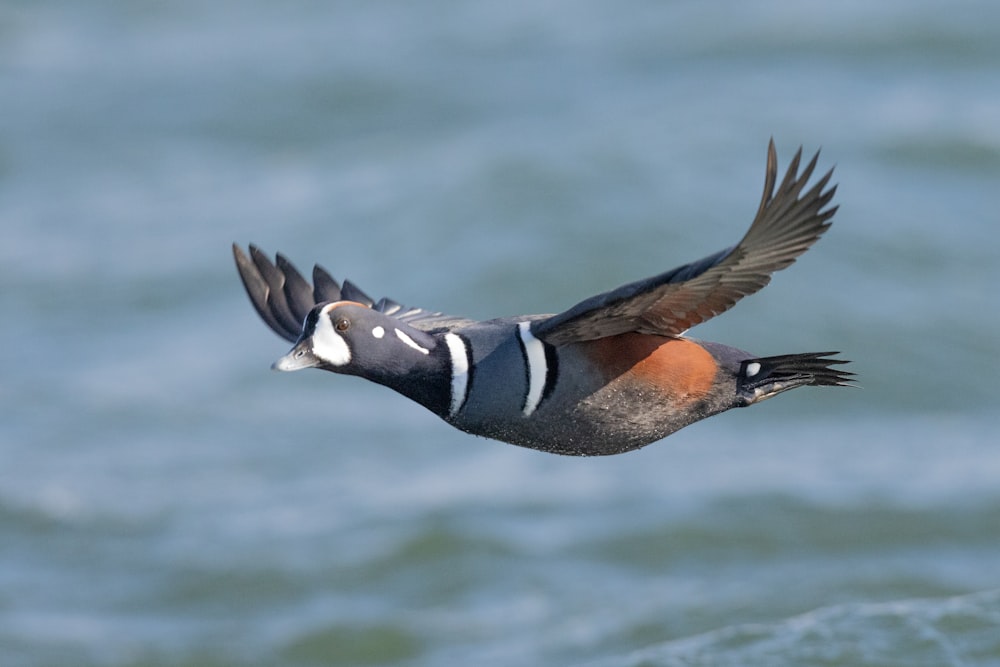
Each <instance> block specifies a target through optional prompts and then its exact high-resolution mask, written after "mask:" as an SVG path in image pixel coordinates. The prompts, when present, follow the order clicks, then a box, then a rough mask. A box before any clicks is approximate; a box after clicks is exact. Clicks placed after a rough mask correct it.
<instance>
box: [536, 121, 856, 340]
mask: <svg viewBox="0 0 1000 667" xmlns="http://www.w3.org/2000/svg"><path fill="white" fill-rule="evenodd" d="M801 157H802V149H801V148H799V150H798V152H797V153H796V154H795V157H794V158H793V159H792V162H791V164H790V165H789V167H788V171H787V172H786V173H785V178H784V179H783V180H782V182H781V185H779V186H778V189H777V192H775V184H776V182H777V175H778V158H777V155H776V152H775V149H774V140H773V139H772V140H771V142H770V143H769V144H768V147H767V176H766V178H765V181H764V195H763V197H762V198H761V202H760V208H759V209H758V210H757V216H756V217H755V218H754V221H753V224H752V225H751V226H750V229H749V231H747V233H746V235H745V236H744V237H743V240H742V241H740V242H739V243H738V244H736V245H735V246H733V247H731V248H726V249H725V250H722V251H720V252H717V253H715V254H713V255H709V256H708V257H705V258H703V259H700V260H698V261H696V262H692V263H690V264H685V265H684V266H680V267H678V268H676V269H673V270H672V271H667V272H666V273H662V274H660V275H658V276H653V277H652V278H647V279H645V280H640V281H638V282H634V283H629V284H628V285H623V286H622V287H619V288H618V289H615V290H612V291H610V292H605V293H604V294H598V295H597V296H594V297H591V298H589V299H586V300H585V301H581V302H580V303H578V304H577V305H575V306H573V307H572V308H570V309H569V310H567V311H564V312H562V313H560V314H558V315H553V316H552V317H550V318H549V319H547V320H540V321H538V322H537V323H536V324H535V325H534V326H533V327H532V333H533V334H534V335H535V336H536V337H537V338H540V339H541V340H543V341H545V342H546V343H549V344H551V345H564V344H566V343H571V342H576V341H586V340H593V339H596V338H604V337H606V336H614V335H617V334H622V333H627V332H631V331H635V332H639V333H647V334H658V335H664V336H675V335H679V334H681V333H683V332H684V331H686V330H687V329H690V328H691V327H693V326H694V325H696V324H699V323H701V322H704V321H706V320H708V319H710V318H712V317H715V316H716V315H718V314H720V313H722V312H724V311H726V310H729V309H730V308H732V306H733V305H734V304H735V303H736V302H737V301H739V300H740V299H742V298H743V297H745V296H747V295H748V294H753V293H754V292H756V291H757V290H759V289H761V288H762V287H764V286H765V285H767V283H769V282H770V281H771V274H772V273H774V272H775V271H778V270H780V269H783V268H785V267H786V266H788V265H789V264H791V263H792V262H794V261H795V258H796V257H798V256H799V255H801V254H802V253H804V252H805V251H806V250H808V249H809V247H810V246H811V245H812V244H813V243H815V242H816V240H817V239H818V238H819V237H820V236H821V235H822V234H823V232H825V231H826V230H827V228H828V227H829V226H830V218H831V217H833V214H834V213H835V212H836V211H837V207H836V206H833V207H830V208H826V206H827V204H829V203H830V200H831V199H832V198H833V195H834V193H835V192H836V191H837V186H832V187H830V188H829V189H828V190H824V188H826V186H827V183H829V181H830V177H831V176H832V175H833V169H831V170H830V171H828V172H827V173H826V175H824V176H823V177H822V178H821V179H819V181H817V182H816V184H815V185H814V186H813V187H812V188H811V189H810V190H809V191H807V192H806V193H805V194H802V191H803V189H804V188H805V185H806V183H807V182H808V181H809V178H810V177H811V176H812V173H813V170H814V169H815V168H816V161H817V159H818V158H819V153H818V152H817V153H816V155H815V156H814V157H813V159H812V160H811V161H810V162H809V164H808V165H806V168H805V169H804V170H803V171H802V173H801V174H798V170H799V162H800V160H801Z"/></svg>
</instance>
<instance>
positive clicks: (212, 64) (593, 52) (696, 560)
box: [0, 0, 1000, 667]
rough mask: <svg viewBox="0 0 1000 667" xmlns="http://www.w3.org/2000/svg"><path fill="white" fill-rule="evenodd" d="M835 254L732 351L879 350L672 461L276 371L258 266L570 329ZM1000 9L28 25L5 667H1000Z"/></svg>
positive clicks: (705, 430)
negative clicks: (527, 432)
mask: <svg viewBox="0 0 1000 667" xmlns="http://www.w3.org/2000/svg"><path fill="white" fill-rule="evenodd" d="M771 136H774V138H775V140H776V143H777V145H778V150H779V157H780V161H781V165H782V169H783V168H784V165H786V164H787V163H788V160H789V159H790V158H791V156H792V154H793V152H794V151H795V149H796V148H797V147H798V146H799V145H800V144H802V145H803V146H804V147H805V150H806V151H809V152H812V151H814V150H816V149H818V148H820V147H822V149H823V152H822V156H821V160H820V162H821V167H822V168H823V169H826V168H827V167H829V166H832V165H836V169H837V171H836V177H835V180H836V181H838V182H839V183H840V190H839V192H838V195H837V201H838V202H839V203H840V204H841V208H840V212H839V213H838V215H837V217H836V220H835V223H834V226H833V228H832V229H831V231H830V233H829V234H828V235H827V236H826V237H825V238H823V239H822V241H821V242H820V243H819V244H818V245H817V246H816V247H815V248H814V249H813V250H812V251H810V252H809V253H808V254H807V255H805V256H804V257H803V258H802V260H801V261H800V262H799V263H797V264H796V265H795V266H793V267H792V268H791V269H789V270H788V271H786V272H783V273H780V274H778V275H777V276H776V278H775V280H774V282H773V283H772V284H771V286H770V287H769V288H768V289H767V290H765V291H763V292H762V293H761V294H759V295H757V296H755V297H751V298H749V299H747V300H745V301H744V302H742V303H741V304H740V305H739V306H737V307H736V308H735V309H734V310H733V311H731V312H730V313H728V314H727V315H726V316H725V317H723V318H720V319H718V320H715V321H712V322H710V323H708V324H706V325H703V326H701V327H699V328H698V329H696V330H695V331H693V332H692V333H693V334H694V335H697V336H699V337H703V338H708V339H713V340H719V341H721V342H726V343H730V344H734V345H737V346H740V347H743V348H746V349H749V350H752V351H755V352H757V353H760V354H778V353H785V352H798V351H814V350H827V349H839V350H843V353H844V355H845V356H846V357H847V358H850V359H852V360H854V362H855V363H854V366H853V369H854V370H855V371H857V372H858V373H859V376H860V382H861V384H862V385H863V389H859V390H823V389H812V390H802V391H798V392H795V393H793V394H791V395H784V396H782V397H781V398H779V399H777V400H775V401H770V402H768V403H765V404H763V405H761V406H757V407H754V408H752V409H750V410H745V411H733V412H730V413H727V414H725V415H722V416H720V417H717V418H714V419H712V420H709V421H706V422H702V423H699V424H696V425H694V426H692V427H689V428H687V429H684V430H683V431H681V432H679V433H677V434H676V435H674V436H672V437H670V438H669V439H667V440H666V441H664V442H660V443H657V444H655V445H652V446H650V447H648V448H646V449H644V450H641V451H639V452H636V453H632V454H628V455H622V456H618V457H612V458H603V459H573V458H563V457H557V456H553V455H548V454H541V453H537V452H533V451H529V450H523V449H519V448H516V447H512V446H508V445H504V444H500V443H496V442H491V441H487V440H483V439H478V438H473V437H470V436H467V435H464V434H462V433H459V432H458V431H454V430H452V429H450V428H449V427H447V426H446V425H445V424H443V423H442V422H440V421H438V420H437V419H436V418H434V417H433V416H432V415H431V414H429V413H427V412H425V411H424V410H423V409H421V408H419V407H418V406H416V405H415V404H412V403H409V402H408V401H406V400H404V399H402V398H401V397H399V396H396V395H394V394H392V393H391V392H389V391H388V390H385V389H382V388H380V387H377V386H374V385H370V384H367V383H365V382H362V381H360V380H357V379H356V378H345V377H337V376H333V375H329V374H324V373H319V372H306V373H296V374H290V375H277V374H273V373H271V372H270V371H269V370H268V365H269V364H270V363H271V361H273V360H274V359H275V358H277V357H278V356H279V355H281V354H283V353H284V351H285V350H286V349H287V346H286V344H285V343H284V342H283V341H281V340H279V339H278V338H277V337H275V336H274V335H273V334H272V333H271V332H270V331H269V330H267V329H266V327H265V326H264V325H263V324H262V323H261V322H260V321H259V320H258V319H257V316H256V315H255V314H254V312H253V311H252V309H251V307H250V305H249V302H248V300H247V298H246V296H245V295H244V293H243V290H242V287H241V286H240V284H239V281H238V279H237V276H236V272H235V270H234V268H233V265H232V259H231V255H230V244H231V243H232V242H233V241H239V242H241V243H246V242H255V243H258V244H260V245H261V246H263V247H264V248H265V249H267V250H269V251H272V252H273V251H275V250H280V251H282V252H284V253H286V254H287V255H288V256H289V257H290V258H291V259H292V260H293V261H296V262H297V263H298V264H299V266H300V268H301V269H303V270H307V269H309V268H310V267H311V264H312V263H313V262H317V261H318V262H320V263H322V264H324V265H325V266H326V267H327V268H328V269H329V270H330V271H331V272H332V273H333V274H334V275H335V276H337V277H338V278H344V277H349V278H351V279H352V280H354V281H356V282H357V283H358V284H360V285H361V286H362V287H363V288H364V289H366V290H367V291H369V292H370V293H372V295H373V296H376V297H378V296H382V295H388V296H391V297H393V298H395V299H397V300H399V301H402V302H404V303H409V304H414V305H419V306H424V307H427V308H433V309H439V310H444V311H446V312H450V313H455V314H464V315H469V316H475V317H492V316H500V315H512V314H517V313H525V312H552V311H555V310H560V309H562V308H565V307H568V306H570V305H572V304H573V303H575V302H576V301H577V300H579V299H581V298H583V297H586V296H589V295H591V294H593V293H596V292H598V291H602V290H605V289H608V288H610V287H613V286H616V285H618V284H620V283H622V282H625V281H629V280H633V279H637V278H640V277H645V276H647V275H651V274H653V273H656V272H659V271H662V270H666V269H668V268H671V267H673V266H675V265H677V264H680V263H683V262H686V261H690V260H693V259H696V258H698V257H701V256H703V255H705V254H708V253H710V252H714V251H716V250H718V249H720V248H722V247H724V246H727V245H729V244H731V243H733V242H735V241H736V240H737V239H738V238H739V237H740V235H741V234H742V233H743V231H744V229H745V228H746V226H747V225H748V224H749V222H750V220H751V218H752V216H753V213H754V211H755V210H756V206H757V202H758V199H759V196H760V189H761V185H762V182H763V175H764V159H765V148H766V145H767V141H768V138H769V137H771ZM998 185H1000V4H997V3H995V2H987V1H985V0H983V1H980V2H975V1H966V0H960V1H959V2H954V3H944V2H932V1H921V0H906V1H903V0H889V1H886V2H880V3H872V2H867V1H865V2H860V1H856V0H847V1H845V2H838V3H816V2H804V3H803V2H793V1H792V0H770V1H768V0H765V1H762V2H753V3H744V2H736V1H735V0H721V1H719V2H693V1H670V2H650V1H644V0H629V1H627V2H619V3H602V2H594V1H591V0H584V1H583V2H559V1H554V2H525V1H521V0H514V1H512V2H505V3H485V2H449V1H446V0H430V1H428V2H422V3H404V2H398V1H397V2H391V1H383V0H377V1H373V2H364V3H361V2H358V3H346V2H331V3H323V2H310V1H308V0H295V1H293V2H286V3H273V2H261V1H258V0H252V1H249V2H248V1H239V2H236V1H234V0H219V1H216V2H200V1H197V2H196V1H193V0H175V1H173V2H127V1H124V0H91V1H89V2H77V1H72V2H70V1H69V0H62V1H60V0H30V1H28V0H13V1H11V2H6V3H4V4H3V5H2V6H0V350H2V352H0V355H2V371H0V663H2V664H3V665H4V666H5V667H22V666H23V667H29V666H30V667H36V666H37V667H41V666H53V665H82V666H90V665H93V666H102V667H104V666H107V667H112V666H113V667H124V666H138V665H207V666H213V665H215V666H230V665H278V664H280V665H293V666H295V665H303V666H306V665H365V664H381V665H404V666H413V667H418V666H419V667H430V666H437V665H471V664H475V665H491V666H492V665H496V666H501V665H521V666H534V665H537V666H542V665H590V666H593V667H639V666H640V665H642V666H654V665H655V666H661V665H662V666H670V665H743V666H745V665H852V666H864V665H908V666H913V665H928V666H929V665H953V666H957V665H965V666H969V665H997V664H1000V442H998V441H997V440H998V436H997V425H998V400H997V378H998V377H1000V343H998V340H1000V308H998V306H1000V300H998V299H997V287H996V286H997V284H998V283H1000V249H998V248H1000V242H998V241H1000V235H998V223H1000V219H998V215H1000V214H998V209H1000V206H998V203H1000V200H998Z"/></svg>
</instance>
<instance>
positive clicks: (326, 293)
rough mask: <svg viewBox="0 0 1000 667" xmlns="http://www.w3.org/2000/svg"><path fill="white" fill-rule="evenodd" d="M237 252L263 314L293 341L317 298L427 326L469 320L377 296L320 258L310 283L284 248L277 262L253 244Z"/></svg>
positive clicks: (244, 277) (252, 297)
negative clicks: (357, 305)
mask: <svg viewBox="0 0 1000 667" xmlns="http://www.w3.org/2000/svg"><path fill="white" fill-rule="evenodd" d="M233 257H234V258H235V259H236V268H237V270H238V271H239V273H240V278H241V279H242V280H243V286H244V287H245V288H246V290H247V294H248V295H249V296H250V301H251V303H253V305H254V308H256V309H257V314H258V315H260V318H261V319H262V320H264V322H266V323H267V326H269V327H271V329H273V330H274V332H275V333H276V334H278V335H279V336H281V337H282V338H285V339H286V340H289V341H291V342H293V343H294V342H295V341H296V340H298V338H299V334H300V333H302V324H303V322H304V321H305V319H306V315H308V314H309V311H310V310H312V309H313V307H314V306H315V305H316V304H319V303H329V302H333V301H356V302H358V303H361V304H363V305H365V306H368V307H369V308H372V309H374V310H377V311H379V312H381V313H385V314H386V315H391V316H393V317H395V318H397V319H399V320H401V321H404V322H406V323H407V324H409V325H410V326H413V327H416V328H417V329H422V330H425V331H432V330H434V329H439V328H444V327H449V326H454V325H457V324H462V323H466V322H468V320H465V319H463V318H458V317H452V316H449V315H442V314H441V313H436V312H428V311H425V310H423V309H420V308H407V307H406V306H403V305H401V304H399V303H397V302H395V301H393V300H392V299H388V298H383V299H379V300H378V301H375V300H373V299H372V298H371V297H370V296H368V295H367V294H365V293H364V292H363V291H362V290H361V288H359V287H358V286H357V285H355V284H354V283H352V282H351V281H349V280H345V281H344V283H343V285H341V284H340V283H338V282H337V281H336V280H334V279H333V277H332V276H331V275H330V274H329V273H328V272H327V271H326V269H324V268H323V267H321V266H319V265H318V264H317V265H316V266H314V267H313V274H312V278H313V282H312V285H310V284H309V282H308V281H307V280H306V279H305V278H303V277H302V274H301V273H299V271H298V269H296V268H295V266H294V265H293V264H292V263H291V262H289V261H288V260H287V259H286V258H285V257H284V255H282V254H281V253H278V254H277V256H276V257H275V261H274V262H273V263H272V262H271V260H269V259H268V258H267V256H266V255H265V254H264V253H263V251H261V250H260V248H258V247H257V246H255V245H253V244H251V245H250V255H249V256H247V254H246V253H244V252H243V250H242V249H241V248H240V247H239V246H238V245H236V244H235V243H234V244H233Z"/></svg>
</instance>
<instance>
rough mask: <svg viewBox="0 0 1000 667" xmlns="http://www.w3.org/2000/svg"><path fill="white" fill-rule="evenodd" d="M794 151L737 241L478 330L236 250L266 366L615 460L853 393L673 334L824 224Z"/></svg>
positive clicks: (780, 361) (821, 373)
mask: <svg viewBox="0 0 1000 667" xmlns="http://www.w3.org/2000/svg"><path fill="white" fill-rule="evenodd" d="M800 154H801V151H800V153H799V154H796V156H795V159H794V160H793V162H792V165H791V166H790V167H789V170H788V173H787V175H786V176H785V178H784V180H783V182H782V183H781V185H780V186H779V187H778V190H777V192H776V193H775V190H774V188H775V184H776V176H777V165H776V156H775V152H774V146H773V143H772V144H771V146H769V151H768V171H767V179H766V182H765V187H764V197H763V199H762V201H761V205H760V208H759V210H758V212H757V216H756V219H755V220H754V223H753V225H752V226H751V228H750V230H749V231H748V232H747V234H746V235H745V236H744V238H743V240H742V241H741V242H740V243H739V244H737V245H736V246H733V247H731V248H727V249H726V250H723V251H721V252H718V253H715V254H713V255H710V256H708V257H706V258H704V259H702V260H699V261H697V262H693V263H691V264H687V265H684V266H681V267H679V268H677V269H674V270H673V271H669V272H667V273H663V274H660V275H657V276H654V277H652V278H648V279H646V280H642V281H638V282H635V283H630V284H628V285H625V286H622V287H620V288H618V289H616V290H612V291H610V292H607V293H604V294H600V295H597V296H595V297H591V298H590V299H586V300H584V301H582V302H580V303H579V304H577V305H576V306H574V307H572V308H570V309H569V310H566V311H564V312H562V313H560V314H558V315H525V316H517V317H506V318H500V319H495V320H488V321H475V320H469V319H465V318H458V317H451V316H447V315H441V314H440V313H428V312H426V311H423V310H421V309H417V308H406V307H403V306H401V305H399V304H398V303H396V302H394V301H391V300H389V299H382V300H380V301H378V302H375V301H374V300H372V299H371V298H369V297H368V296H367V295H365V294H364V292H362V291H361V290H360V289H358V288H357V287H356V286H354V285H353V284H351V283H350V282H348V281H345V282H344V284H343V285H340V284H338V283H337V282H336V281H334V280H333V279H332V278H331V277H330V275H329V274H328V273H327V272H326V271H325V270H323V269H322V268H320V267H318V266H317V267H315V269H314V271H313V285H312V286H310V285H309V284H308V283H307V282H306V280H305V279H304V278H302V276H301V275H300V274H299V273H298V271H297V270H296V269H295V268H294V267H293V266H292V265H291V264H290V263H289V262H288V261H287V260H286V259H285V258H284V257H282V256H281V255H278V257H277V262H276V263H274V264H272V263H271V262H270V261H269V260H268V259H267V257H266V256H264V254H263V253H262V252H260V251H259V250H258V249H257V248H255V247H253V246H251V247H250V257H247V256H246V255H245V254H244V253H243V252H242V251H241V250H240V249H239V248H238V247H237V246H235V245H234V246H233V251H234V255H235V258H236V263H237V267H238V269H239V272H240V276H241V278H242V279H243V283H244V286H245V287H246V289H247V292H248V294H249V295H250V298H251V301H252V302H253V303H254V305H255V307H256V308H257V311H258V313H259V314H260V316H261V317H262V319H264V321H265V322H266V323H267V324H268V325H269V326H270V327H271V328H272V329H274V331H275V332H276V333H278V334H279V335H281V336H283V337H285V338H286V339H288V340H291V341H293V342H295V347H293V349H292V351H291V352H289V353H288V355H286V356H285V357H283V358H282V359H280V360H278V362H276V363H275V365H274V367H275V368H276V369H278V370H297V369H299V368H309V367H318V368H323V369H325V370H330V371H334V372H337V373H343V374H349V375H358V376H360V377H363V378H366V379H368V380H372V381H374V382H377V383H379V384H383V385H385V386H388V387H390V388H392V389H394V390H396V391H398V392H399V393H401V394H403V395H404V396H407V397H408V398H411V399H413V400H414V401H417V402H418V403H420V404H421V405H424V406H425V407H427V408H428V409H429V410H431V411H432V412H434V413H435V414H437V415H438V416H440V417H441V418H442V419H444V420H445V421H447V422H448V423H449V424H451V425H453V426H455V427H456V428H459V429H461V430H463V431H466V432H468V433H472V434H475V435H481V436H485V437H488V438H493V439H496V440H501V441H504V442H509V443H512V444H515V445H521V446H524V447H531V448H533V449H540V450H544V451H548V452H554V453H559V454H573V455H585V456H586V455H605V454H617V453H619V452H625V451H629V450H633V449H637V448H639V447H642V446H644V445H647V444H649V443H651V442H654V441H656V440H659V439H661V438H663V437H665V436H667V435H669V434H671V433H673V432H674V431H676V430H678V429H680V428H682V427H684V426H687V425H688V424H691V423H693V422H695V421H698V420H701V419H704V418H706V417H710V416H712V415H714V414H718V413H720V412H723V411H725V410H728V409H730V408H734V407H743V406H746V405H751V404H753V403H756V402H759V401H761V400H764V399H766V398H769V397H771V396H774V395H776V394H778V393H781V392H783V391H786V390H788V389H792V388H795V387H799V386H804V385H833V386H837V385H845V384H849V381H850V380H849V376H850V373H847V372H844V371H838V370H836V369H834V368H833V366H835V365H837V364H841V363H845V362H844V361H842V360H839V359H833V358H830V355H832V354H835V353H832V352H827V353H810V354H794V355H784V356H778V357H756V356H755V355H752V354H750V353H748V352H744V351H742V350H739V349H736V348H732V347H728V346H726V345H722V344H719V343H710V342H703V341H698V340H696V339H693V338H688V337H686V336H685V335H683V334H684V332H685V331H686V330H687V329H689V328H690V327H692V326H694V325H696V324H698V323H700V322H703V321H705V320H707V319H709V318H711V317H713V316H715V315H717V314H719V313H721V312H723V311H725V310H727V309H728V308H730V307H731V306H732V305H733V304H734V303H736V301H737V300H739V299H740V298H742V297H743V296H745V295H747V294H751V293H753V292H756V291H757V290H759V289H760V288H761V287H763V286H764V285H766V284H767V282H768V281H769V280H770V274H771V273H772V272H774V271H776V270H779V269H782V268H784V267H786V266H788V265H789V264H791V263H792V262H793V261H795V258H796V257H797V256H798V255H800V254H802V253H803V252H805V250H807V249H808V248H809V246H811V245H812V243H814V242H815V241H816V240H817V239H818V238H819V236H820V235H821V234H822V233H823V232H824V231H826V228H827V227H828V226H829V224H830V223H829V218H830V217H832V215H833V213H834V212H835V210H836V208H835V207H831V208H827V209H825V207H826V206H827V204H828V203H829V201H830V199H832V197H833V194H834V192H835V190H836V188H835V187H831V188H830V189H829V190H826V191H824V188H825V187H826V184H827V182H828V181H829V178H830V175H831V174H830V173H827V174H826V175H825V176H824V177H823V178H821V179H820V180H819V181H818V182H817V184H816V185H815V186H813V187H812V188H811V189H810V190H809V191H808V192H806V193H804V194H802V190H803V189H804V186H805V184H806V182H807V181H808V180H809V178H810V176H811V174H812V171H813V169H814V168H815V164H816V158H815V157H814V158H813V160H812V161H811V162H810V163H809V165H807V166H806V168H805V170H804V171H803V173H802V175H801V176H799V175H797V171H798V166H799V158H800Z"/></svg>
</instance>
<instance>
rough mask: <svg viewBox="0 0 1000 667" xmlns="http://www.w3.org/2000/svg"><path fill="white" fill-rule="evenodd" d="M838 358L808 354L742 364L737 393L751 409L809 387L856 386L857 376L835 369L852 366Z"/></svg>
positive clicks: (818, 353) (828, 353) (749, 361)
mask: <svg viewBox="0 0 1000 667" xmlns="http://www.w3.org/2000/svg"><path fill="white" fill-rule="evenodd" d="M835 354H839V352H808V353H805V354H783V355H780V356H777V357H760V358H757V359H747V360H745V361H743V362H742V363H741V364H740V372H739V376H738V378H737V386H736V393H737V395H738V396H739V397H740V399H741V400H742V401H743V405H751V404H752V403H759V402H760V401H763V400H766V399H768V398H771V397H772V396H777V395H778V394H780V393H781V392H783V391H788V390H789V389H795V388H796V387H804V386H807V385H815V386H827V387H853V386H856V385H855V383H854V381H853V379H852V378H853V377H854V373H851V372H850V371H844V370H839V369H837V368H834V366H838V365H840V364H846V363H849V362H848V361H847V360H846V359H835V358H832V357H833V355H835Z"/></svg>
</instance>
